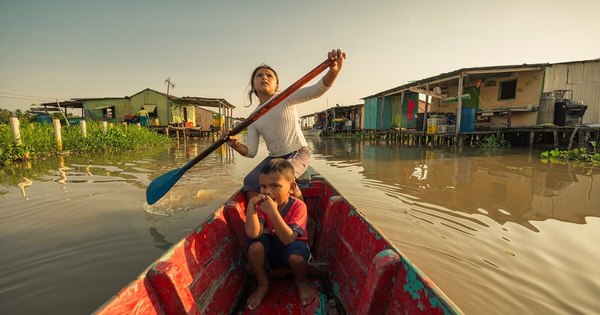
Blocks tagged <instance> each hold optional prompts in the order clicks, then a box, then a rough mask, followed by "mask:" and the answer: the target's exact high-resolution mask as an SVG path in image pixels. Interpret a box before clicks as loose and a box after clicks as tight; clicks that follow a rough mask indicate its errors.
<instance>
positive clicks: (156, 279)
mask: <svg viewBox="0 0 600 315" xmlns="http://www.w3.org/2000/svg"><path fill="white" fill-rule="evenodd" d="M311 170H312V169H311ZM311 175H312V176H310V178H308V179H306V178H305V179H304V180H303V181H301V187H302V191H303V195H304V198H305V202H306V204H307V206H308V211H309V217H310V218H311V219H312V220H314V222H315V225H314V226H315V228H314V233H310V234H311V235H310V241H309V242H310V243H312V245H311V252H312V254H313V256H314V260H313V261H312V262H311V263H310V267H311V269H312V270H313V272H311V275H310V276H309V280H310V283H311V284H312V286H313V288H314V290H315V292H316V294H317V296H316V299H315V301H314V302H313V303H311V304H310V305H308V306H301V304H300V302H299V299H298V296H297V293H296V289H295V286H294V282H293V279H292V278H291V277H285V276H284V277H279V278H273V279H272V280H271V288H270V291H269V293H268V294H267V296H266V297H265V299H264V301H263V303H262V304H261V305H260V306H259V307H258V308H257V309H255V310H254V311H252V312H251V311H249V310H247V309H245V308H244V304H245V301H246V299H247V296H248V294H249V293H250V292H251V291H252V288H253V287H252V285H253V283H254V282H253V279H252V277H251V276H249V273H248V268H247V261H246V258H245V253H246V250H247V248H248V244H249V243H248V238H247V236H246V234H245V232H244V220H245V209H246V198H245V195H244V193H243V192H241V191H238V192H237V193H235V194H234V195H233V196H232V197H231V198H230V199H229V200H228V201H227V202H226V203H225V204H224V205H222V206H221V207H219V208H218V209H217V210H216V211H215V212H214V213H213V214H212V215H211V216H210V217H209V218H208V219H206V220H205V221H204V223H202V224H201V225H199V226H198V227H197V228H196V229H194V230H193V231H191V232H190V233H189V234H188V235H187V236H186V237H185V238H184V239H182V240H181V241H179V242H178V243H176V244H175V245H173V246H172V247H171V248H170V249H169V250H168V251H167V252H166V253H165V254H164V255H163V256H162V257H160V258H159V259H158V260H157V261H156V262H154V263H153V264H152V265H151V266H149V267H148V268H147V269H146V270H144V272H142V273H141V274H140V275H139V276H138V277H137V279H135V280H133V281H132V282H131V283H129V284H128V285H127V286H126V287H125V288H123V289H122V290H121V291H120V292H119V293H118V294H117V295H115V296H114V297H112V298H111V299H110V300H109V301H107V302H106V303H105V304H104V305H103V306H101V307H100V308H99V309H98V310H97V311H96V312H95V314H99V315H107V314H222V313H231V314H344V313H345V314H458V313H461V312H460V310H459V309H458V307H456V306H455V305H454V304H453V303H452V302H451V301H450V300H449V299H448V298H447V297H446V296H445V295H444V293H442V291H441V290H440V289H439V288H438V287H437V286H435V284H434V283H433V282H432V281H431V280H430V279H429V278H427V277H426V276H425V275H424V274H423V273H422V272H421V271H420V270H419V269H418V268H416V267H415V266H414V265H413V264H412V263H411V262H410V261H409V260H408V259H407V258H406V257H404V256H403V255H402V253H401V252H400V251H399V250H398V249H397V248H396V247H394V246H393V245H392V244H391V243H390V242H389V241H388V240H387V239H386V238H385V237H383V235H382V234H381V232H380V231H379V230H378V229H377V228H376V227H374V226H373V225H372V224H370V223H369V222H368V221H367V220H366V219H365V217H364V216H363V215H362V214H361V213H359V212H358V211H357V209H356V208H355V207H354V206H352V205H351V204H350V203H349V202H348V201H347V200H346V199H345V198H344V197H343V196H341V195H340V194H339V193H338V192H337V190H336V189H335V188H334V187H333V186H332V185H331V184H330V183H329V182H328V181H327V180H325V179H324V178H323V177H321V176H318V175H317V174H315V173H314V171H313V173H312V174H311Z"/></svg>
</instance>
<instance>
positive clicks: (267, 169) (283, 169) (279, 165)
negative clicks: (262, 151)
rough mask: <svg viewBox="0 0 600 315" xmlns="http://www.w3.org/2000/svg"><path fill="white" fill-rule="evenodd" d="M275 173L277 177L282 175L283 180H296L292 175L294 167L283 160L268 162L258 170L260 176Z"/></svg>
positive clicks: (276, 159) (277, 159) (293, 174)
mask: <svg viewBox="0 0 600 315" xmlns="http://www.w3.org/2000/svg"><path fill="white" fill-rule="evenodd" d="M271 172H273V173H275V174H278V175H282V176H283V177H284V178H285V179H287V180H289V181H290V182H293V181H295V180H296V176H295V173H294V167H293V166H292V164H291V163H290V162H289V161H288V160H286V159H283V158H275V159H272V160H271V161H269V163H267V164H265V165H264V166H263V167H262V169H261V170H260V174H265V175H266V174H269V173H271Z"/></svg>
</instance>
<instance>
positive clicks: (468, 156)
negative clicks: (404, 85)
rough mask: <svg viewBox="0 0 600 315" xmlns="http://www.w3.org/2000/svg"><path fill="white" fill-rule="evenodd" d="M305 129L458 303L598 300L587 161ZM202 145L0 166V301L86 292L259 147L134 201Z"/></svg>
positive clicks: (160, 243)
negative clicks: (150, 200)
mask: <svg viewBox="0 0 600 315" xmlns="http://www.w3.org/2000/svg"><path fill="white" fill-rule="evenodd" d="M307 140H308V141H309V145H310V147H311V149H312V151H313V160H312V162H311V165H312V166H313V167H314V168H315V169H316V170H317V171H318V172H320V173H321V174H322V175H323V176H324V177H325V178H327V179H328V180H329V181H330V182H332V183H333V185H334V186H336V188H338V190H339V191H340V192H341V193H342V194H343V195H344V196H346V198H347V199H349V200H350V202H352V203H353V204H354V205H355V206H356V207H357V208H358V209H359V210H360V211H361V212H362V213H363V214H365V216H366V217H367V219H368V220H369V221H371V222H372V223H373V224H375V225H377V226H378V227H379V228H380V230H381V231H382V232H383V233H384V235H386V236H387V237H388V238H389V239H390V240H391V241H392V242H393V243H394V244H395V245H396V246H397V247H398V249H400V251H401V252H402V253H403V254H405V255H406V256H407V257H408V258H409V259H410V260H411V261H412V262H413V263H414V264H415V265H416V266H418V267H419V268H420V269H421V270H422V271H423V272H424V273H425V274H426V275H427V276H429V277H430V278H431V279H432V280H433V281H434V282H435V283H436V284H437V285H438V286H439V287H440V288H441V289H442V291H444V292H445V293H446V295H448V297H449V298H450V299H451V300H453V301H454V302H455V303H456V304H457V305H458V306H459V307H460V308H461V309H462V310H463V311H464V312H465V313H467V314H481V313H485V314H593V313H600V298H598V297H599V296H600V246H599V245H598V242H600V169H598V168H595V169H592V168H590V167H589V166H582V165H575V164H570V165H565V164H544V163H542V162H540V161H539V159H538V157H537V156H538V155H539V152H535V151H533V152H530V151H528V150H520V149H511V150H508V151H505V152H502V153H501V154H500V155H486V154H483V153H481V152H474V151H472V150H470V149H468V148H464V149H457V148H442V149H431V148H414V147H401V146H399V145H396V144H389V145H388V144H385V143H381V142H373V141H368V140H350V139H319V138H309V139H307ZM210 144H211V142H210V141H207V140H197V141H192V142H191V143H189V145H188V146H186V147H183V146H181V147H178V148H176V147H174V148H171V149H169V150H164V149H162V150H154V151H147V152H136V153H111V154H104V155H94V156H68V155H67V156H63V157H53V158H48V159H46V160H44V161H35V162H31V163H30V164H27V165H19V166H10V167H4V168H0V176H1V178H0V218H1V219H0V253H2V254H1V255H0V265H1V266H2V268H0V314H89V313H92V312H93V311H94V310H96V309H97V308H98V307H99V306H101V305H102V303H104V302H105V301H106V300H108V299H109V298H110V297H111V296H112V295H113V294H115V293H116V292H117V291H118V290H119V289H120V288H122V287H123V286H124V285H126V284H127V283H128V282H129V281H131V280H133V279H134V278H135V277H136V276H137V275H138V274H139V273H140V272H142V271H143V270H144V269H145V268H146V267H147V266H148V265H149V264H150V263H152V262H153V261H154V260H155V259H156V258H158V257H159V256H160V255H161V254H162V253H164V251H165V250H166V249H168V248H169V246H170V245H172V244H173V243H175V242H176V241H177V240H178V239H180V238H181V237H183V236H184V235H185V234H187V233H188V232H189V231H190V230H191V229H193V228H194V227H195V226H196V225H198V224H199V223H200V222H201V221H202V220H203V219H204V218H205V217H206V216H207V215H209V214H210V213H211V212H212V211H213V210H214V209H216V208H217V206H218V205H220V204H221V203H223V202H224V201H225V200H226V199H227V198H228V197H229V196H230V195H231V194H233V193H234V192H235V191H236V190H237V189H239V187H240V186H241V184H242V179H243V177H244V175H245V174H246V173H247V172H248V171H249V170H250V169H251V168H252V167H254V165H255V164H256V163H258V162H259V161H260V158H262V157H264V156H265V155H266V152H265V151H264V145H262V146H261V150H262V151H260V152H259V155H258V156H257V157H256V158H254V159H248V158H244V157H242V156H240V155H238V154H237V153H235V154H234V153H232V152H231V151H230V150H227V149H226V148H225V147H223V149H222V150H218V151H217V152H214V153H212V154H211V155H209V156H208V157H207V158H206V159H205V160H203V161H202V162H200V163H199V164H197V165H196V166H195V167H194V168H192V169H191V170H189V171H188V172H187V173H186V174H185V175H184V176H183V177H182V179H181V180H180V181H179V182H178V184H177V185H176V186H175V187H174V188H173V189H172V190H171V191H170V192H169V193H168V194H167V195H166V196H165V197H163V199H161V200H160V201H159V202H158V203H156V204H155V205H153V206H148V205H147V204H146V203H145V188H146V187H147V185H148V184H149V182H150V181H151V180H152V179H153V178H155V177H157V176H158V175H160V174H162V173H164V172H166V171H169V170H172V169H174V168H177V167H180V166H181V165H183V164H184V163H185V161H186V160H188V159H190V158H192V157H194V156H196V155H197V154H198V153H200V152H201V151H202V150H203V149H204V148H206V147H207V146H208V145H210Z"/></svg>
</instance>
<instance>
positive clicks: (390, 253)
mask: <svg viewBox="0 0 600 315" xmlns="http://www.w3.org/2000/svg"><path fill="white" fill-rule="evenodd" d="M377 256H378V257H389V258H394V257H396V256H398V254H396V252H395V251H393V250H391V249H384V250H382V251H380V252H379V253H377Z"/></svg>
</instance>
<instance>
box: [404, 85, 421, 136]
mask: <svg viewBox="0 0 600 315" xmlns="http://www.w3.org/2000/svg"><path fill="white" fill-rule="evenodd" d="M409 99H410V100H412V101H413V103H415V106H414V108H413V110H412V116H411V117H408V116H409V115H408V100H409ZM418 112H419V94H417V93H405V94H404V102H402V123H401V126H402V128H417V113H418Z"/></svg>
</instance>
